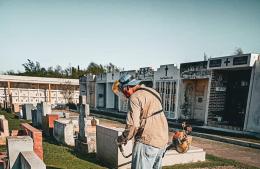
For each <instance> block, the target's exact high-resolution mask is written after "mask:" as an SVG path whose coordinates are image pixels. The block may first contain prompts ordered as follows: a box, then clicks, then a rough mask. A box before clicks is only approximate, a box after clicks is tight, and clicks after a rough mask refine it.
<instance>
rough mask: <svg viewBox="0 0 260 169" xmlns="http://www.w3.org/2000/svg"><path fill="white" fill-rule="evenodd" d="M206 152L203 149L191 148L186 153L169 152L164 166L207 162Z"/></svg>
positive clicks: (163, 162)
mask: <svg viewBox="0 0 260 169" xmlns="http://www.w3.org/2000/svg"><path fill="white" fill-rule="evenodd" d="M205 157H206V152H205V151H203V149H202V148H198V147H194V146H191V147H190V149H189V150H188V151H187V152H186V153H183V154H182V153H178V152H177V151H176V150H168V151H167V152H166V153H165V156H164V158H163V161H162V166H172V165H175V164H186V163H193V162H199V161H205Z"/></svg>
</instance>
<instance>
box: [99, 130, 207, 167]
mask: <svg viewBox="0 0 260 169" xmlns="http://www.w3.org/2000/svg"><path fill="white" fill-rule="evenodd" d="M123 131H124V129H123V128H111V127H106V126H101V125H97V132H96V134H97V158H98V159H100V160H102V161H103V162H104V163H105V164H107V165H108V166H109V167H110V168H131V158H132V157H129V158H124V157H123V155H122V154H121V152H120V150H119V148H118V146H117V144H116V141H115V140H116V139H117V137H118V136H120V135H121V134H122V132H123ZM123 148H124V153H125V155H128V154H131V152H132V148H133V142H132V140H130V141H128V143H127V145H126V146H123ZM205 155H206V152H205V151H203V149H201V148H198V147H193V146H191V147H190V150H188V152H186V153H184V154H180V153H178V152H177V151H176V150H168V151H167V152H166V154H165V156H164V158H163V161H162V166H172V165H175V164H184V163H191V162H198V161H205Z"/></svg>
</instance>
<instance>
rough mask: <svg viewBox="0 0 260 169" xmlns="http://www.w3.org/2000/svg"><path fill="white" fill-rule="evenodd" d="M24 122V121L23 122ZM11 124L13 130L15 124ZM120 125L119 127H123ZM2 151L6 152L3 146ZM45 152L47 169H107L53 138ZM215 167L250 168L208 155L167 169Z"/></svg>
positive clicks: (45, 141)
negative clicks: (193, 161) (199, 160)
mask: <svg viewBox="0 0 260 169" xmlns="http://www.w3.org/2000/svg"><path fill="white" fill-rule="evenodd" d="M1 114H7V116H6V119H7V120H9V121H11V122H12V123H14V124H15V126H17V128H16V129H18V127H19V125H20V120H19V119H15V118H14V116H13V117H12V116H11V115H10V114H8V113H6V112H2V111H1ZM22 121H23V120H22ZM12 123H9V126H12V127H10V128H11V129H14V128H13V126H14V125H13V124H12ZM100 124H101V125H104V124H105V125H108V126H109V125H110V127H113V126H115V125H116V124H115V122H114V121H109V120H103V119H100ZM121 125H122V124H119V125H118V126H121ZM1 150H5V148H4V147H3V146H2V147H1ZM43 151H44V163H45V164H46V166H47V169H55V168H56V169H57V168H59V169H66V168H74V169H84V168H94V169H95V168H106V166H105V164H104V163H103V161H102V162H101V161H99V160H98V159H97V158H96V155H95V153H90V154H87V155H86V154H85V155H84V154H80V153H78V152H75V151H74V149H73V148H71V147H67V146H65V145H63V144H61V143H59V142H57V141H56V140H55V139H54V138H53V137H50V136H46V137H45V138H43ZM23 156H24V157H23V158H21V159H22V160H24V159H26V158H27V157H28V155H26V154H24V153H23ZM214 166H235V167H236V168H249V166H246V165H244V164H241V163H238V162H236V161H233V160H225V159H223V158H218V157H215V156H212V155H206V161H205V162H198V163H189V164H182V165H174V166H170V167H165V168H173V169H175V168H176V169H177V168H178V169H182V168H205V167H214Z"/></svg>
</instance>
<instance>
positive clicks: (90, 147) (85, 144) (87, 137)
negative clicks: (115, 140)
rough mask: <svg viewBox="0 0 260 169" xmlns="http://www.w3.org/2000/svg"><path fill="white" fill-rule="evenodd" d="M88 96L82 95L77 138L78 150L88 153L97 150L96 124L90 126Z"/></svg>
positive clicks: (76, 145) (76, 147) (76, 146)
mask: <svg viewBox="0 0 260 169" xmlns="http://www.w3.org/2000/svg"><path fill="white" fill-rule="evenodd" d="M86 99H87V97H86V96H80V99H79V100H80V115H79V134H78V138H77V139H76V140H75V149H76V151H78V152H80V153H83V154H86V153H91V152H95V151H96V131H95V126H88V121H89V119H88V116H89V105H88V104H87V101H86Z"/></svg>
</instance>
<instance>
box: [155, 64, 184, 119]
mask: <svg viewBox="0 0 260 169" xmlns="http://www.w3.org/2000/svg"><path fill="white" fill-rule="evenodd" d="M153 87H154V89H156V91H157V92H159V94H160V96H161V98H162V105H163V109H164V112H165V114H166V116H167V118H170V119H176V118H177V105H178V89H179V69H178V68H177V66H175V65H174V64H169V65H161V66H160V68H158V69H157V71H155V72H154V83H153Z"/></svg>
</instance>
